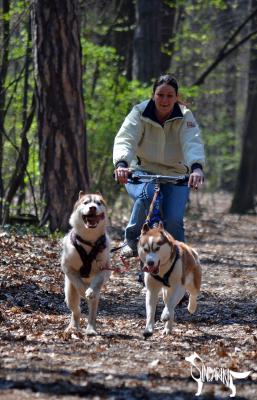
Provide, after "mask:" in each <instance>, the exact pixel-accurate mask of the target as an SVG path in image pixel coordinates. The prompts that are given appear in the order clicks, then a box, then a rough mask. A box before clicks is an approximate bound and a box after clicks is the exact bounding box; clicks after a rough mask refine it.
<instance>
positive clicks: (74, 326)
mask: <svg viewBox="0 0 257 400" xmlns="http://www.w3.org/2000/svg"><path fill="white" fill-rule="evenodd" d="M79 330H80V325H79V324H74V323H72V322H71V323H70V324H69V325H68V326H67V328H66V329H65V331H64V332H66V333H73V332H78V331H79Z"/></svg>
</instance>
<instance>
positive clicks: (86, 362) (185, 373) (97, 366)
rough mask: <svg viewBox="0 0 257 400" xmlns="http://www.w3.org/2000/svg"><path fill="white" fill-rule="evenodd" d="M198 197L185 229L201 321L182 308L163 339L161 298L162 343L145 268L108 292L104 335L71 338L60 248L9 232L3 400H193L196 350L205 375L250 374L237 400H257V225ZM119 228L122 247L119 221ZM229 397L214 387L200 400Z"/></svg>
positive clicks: (1, 275)
mask: <svg viewBox="0 0 257 400" xmlns="http://www.w3.org/2000/svg"><path fill="white" fill-rule="evenodd" d="M197 196H199V194H197V195H193V197H192V201H191V205H190V209H189V211H188V215H187V218H186V231H187V236H188V240H187V241H188V243H190V244H191V245H193V246H194V247H195V248H196V249H197V250H198V252H199V254H200V259H201V262H202V268H203V284H202V292H201V296H200V299H199V307H198V311H197V312H196V314H195V315H193V316H190V315H189V313H188V312H187V309H186V304H182V305H180V306H179V307H177V310H176V322H175V325H174V330H173V333H172V335H171V336H165V337H163V336H162V328H163V324H162V323H161V322H160V321H159V318H160V314H161V310H162V304H161V300H160V304H159V306H158V309H157V315H156V318H157V322H156V330H155V332H154V335H153V336H152V337H151V338H149V339H148V340H143V338H142V331H143V329H144V324H145V309H144V297H145V294H144V290H142V286H141V285H140V284H139V283H137V278H136V272H137V268H138V263H137V262H136V261H133V262H131V263H130V272H129V273H126V274H118V275H113V276H112V277H111V279H110V281H109V282H108V284H107V286H106V288H105V290H104V292H103V294H102V298H101V301H100V305H99V313H98V330H99V333H100V334H99V336H97V337H93V338H92V337H87V336H85V334H84V332H83V330H82V331H81V332H80V333H76V332H74V333H72V334H69V335H68V334H65V333H64V329H65V327H66V326H67V324H68V320H69V313H68V310H67V308H66V306H65V304H64V295H63V275H62V273H61V271H60V263H59V257H60V243H59V241H57V240H53V239H51V238H48V237H38V236H32V235H29V234H23V235H21V234H17V233H13V232H12V231H2V232H1V233H0V249H1V266H0V285H1V286H0V288H1V290H0V311H1V314H0V338H1V342H0V351H1V360H0V399H4V400H23V399H51V400H57V399H65V400H75V399H94V400H97V399H121V400H123V399H124V400H125V399H126V400H130V399H131V400H132V399H150V400H155V399H156V400H166V399H175V400H176V399H177V400H183V399H193V398H195V393H196V391H197V384H196V382H195V381H194V380H193V378H192V377H191V370H190V365H189V363H188V362H187V361H186V360H185V357H187V356H189V355H191V354H192V353H193V352H196V353H197V354H198V355H199V356H200V357H201V358H202V360H203V362H204V365H205V367H211V368H214V369H215V368H216V369H217V368H220V369H221V370H222V369H223V370H227V369H228V368H230V369H232V370H234V371H239V372H243V371H251V374H250V376H249V377H248V378H247V379H244V380H243V379H242V380H235V381H234V383H235V385H236V390H237V396H236V398H237V399H241V400H243V399H247V400H254V399H257V304H256V294H257V293H256V292H257V274H256V270H257V246H256V239H257V224H256V223H257V217H256V216H254V215H252V216H251V215H247V216H241V217H239V216H238V215H229V214H228V213H227V210H228V207H229V204H230V197H229V195H227V194H224V193H219V194H217V195H215V196H210V195H207V194H204V195H202V197H201V200H199V199H198V197H197ZM112 225H113V227H112V229H110V230H111V236H112V240H113V245H114V246H115V245H116V244H117V243H118V239H120V238H119V231H120V218H116V219H115V218H113V221H112ZM122 225H123V226H124V221H123V222H122ZM118 263H120V261H119V257H118V255H117V253H116V255H115V258H114V259H113V264H118ZM82 309H83V312H84V313H85V316H86V313H87V307H86V305H85V304H84V303H83V308H82ZM83 324H84V325H85V319H83ZM193 373H194V376H195V377H197V370H196V369H195V370H193ZM229 394H230V390H229V389H228V388H227V387H225V385H223V384H222V383H221V382H215V381H213V382H212V383H205V384H204V386H203V390H202V395H201V396H200V397H199V399H225V398H228V397H229Z"/></svg>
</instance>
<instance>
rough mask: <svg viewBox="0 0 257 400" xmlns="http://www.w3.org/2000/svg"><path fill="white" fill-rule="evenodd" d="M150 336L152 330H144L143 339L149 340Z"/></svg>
mask: <svg viewBox="0 0 257 400" xmlns="http://www.w3.org/2000/svg"><path fill="white" fill-rule="evenodd" d="M152 334H153V331H152V330H150V329H147V328H146V329H145V330H144V332H143V336H144V338H145V339H147V338H149V337H150V336H152Z"/></svg>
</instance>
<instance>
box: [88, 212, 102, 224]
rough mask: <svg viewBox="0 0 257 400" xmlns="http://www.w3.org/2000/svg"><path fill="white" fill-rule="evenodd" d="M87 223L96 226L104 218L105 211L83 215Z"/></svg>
mask: <svg viewBox="0 0 257 400" xmlns="http://www.w3.org/2000/svg"><path fill="white" fill-rule="evenodd" d="M83 219H84V221H85V223H87V224H88V226H89V227H95V226H96V225H97V224H98V222H99V221H100V220H101V219H104V213H102V214H98V215H97V214H95V213H93V214H87V215H85V216H84V217H83Z"/></svg>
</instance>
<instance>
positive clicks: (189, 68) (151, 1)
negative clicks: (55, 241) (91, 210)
mask: <svg viewBox="0 0 257 400" xmlns="http://www.w3.org/2000/svg"><path fill="white" fill-rule="evenodd" d="M256 22H257V0H234V1H223V0H208V1H206V0H137V1H133V0H112V1H111V0H108V1H107V0H94V1H92V0H83V1H78V0H41V1H39V0H31V1H27V0H17V1H16V0H13V1H10V0H2V1H1V14H0V35H1V47H0V221H1V223H2V224H6V223H9V222H13V221H21V220H24V219H28V220H29V221H34V222H36V223H40V224H41V225H45V224H48V226H49V227H50V230H51V231H55V230H64V231H65V230H67V229H68V218H69V215H70V211H71V209H72V207H73V204H74V201H75V200H76V198H77V195H78V192H79V190H81V189H88V188H90V190H96V189H97V190H100V191H101V192H102V193H103V194H104V196H105V197H106V198H107V201H108V203H109V204H112V205H114V204H115V202H116V200H117V199H118V197H119V196H118V193H119V192H120V191H121V190H123V189H122V188H120V187H118V186H116V185H115V183H114V181H113V178H112V172H113V166H112V145H113V139H114V136H115V134H116V133H117V130H118V129H119V126H120V124H121V123H122V121H123V119H124V117H125V115H126V114H127V113H128V112H129V110H130V109H131V107H132V105H133V104H135V103H137V102H140V101H142V100H143V99H146V98H148V97H150V96H151V86H152V82H153V79H154V78H155V77H157V76H158V75H159V74H160V73H164V72H167V71H170V72H172V73H173V74H174V75H175V76H176V77H177V78H178V80H179V83H180V86H181V93H182V96H183V99H184V100H185V101H186V102H187V103H188V105H189V107H190V108H191V109H192V110H193V112H194V114H195V116H196V118H197V120H198V122H199V124H200V126H201V129H202V135H203V140H204V143H205V146H206V153H207V167H206V184H205V190H208V191H217V190H220V189H225V190H228V191H230V192H231V193H233V200H232V203H231V206H230V211H231V212H237V213H248V212H254V211H255V206H256V201H255V195H256V188H257V185H256V183H257V178H256V176H257V175H256V171H257V126H256V112H257V73H256V71H257V29H256V27H257V23H256Z"/></svg>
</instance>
